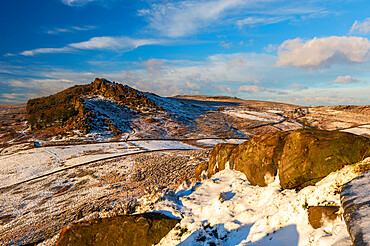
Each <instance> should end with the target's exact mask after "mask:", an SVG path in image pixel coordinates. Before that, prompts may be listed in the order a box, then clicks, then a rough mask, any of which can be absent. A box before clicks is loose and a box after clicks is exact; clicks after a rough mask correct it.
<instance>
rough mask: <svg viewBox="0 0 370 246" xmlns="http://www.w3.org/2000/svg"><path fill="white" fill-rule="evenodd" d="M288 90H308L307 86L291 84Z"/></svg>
mask: <svg viewBox="0 0 370 246" xmlns="http://www.w3.org/2000/svg"><path fill="white" fill-rule="evenodd" d="M289 88H291V89H294V90H297V91H300V90H306V89H308V87H307V86H305V85H302V84H299V83H293V84H291V85H289Z"/></svg>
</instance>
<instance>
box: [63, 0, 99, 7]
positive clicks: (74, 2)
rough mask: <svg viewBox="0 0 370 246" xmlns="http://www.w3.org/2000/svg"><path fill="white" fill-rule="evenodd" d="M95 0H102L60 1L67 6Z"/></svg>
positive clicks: (80, 4) (81, 4)
mask: <svg viewBox="0 0 370 246" xmlns="http://www.w3.org/2000/svg"><path fill="white" fill-rule="evenodd" d="M95 1H102V0H62V2H63V3H64V4H65V5H68V6H83V5H85V4H88V3H91V2H95Z"/></svg>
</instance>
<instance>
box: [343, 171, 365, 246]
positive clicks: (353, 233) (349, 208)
mask: <svg viewBox="0 0 370 246" xmlns="http://www.w3.org/2000/svg"><path fill="white" fill-rule="evenodd" d="M369 193H370V171H368V172H366V173H364V174H362V175H360V176H358V177H357V178H355V179H353V180H351V181H350V182H348V183H346V184H344V185H343V187H342V191H341V193H340V200H341V203H342V207H343V209H344V213H343V217H344V221H345V222H346V225H347V230H348V232H349V235H350V237H351V239H352V241H353V244H354V245H355V246H362V245H370V218H369V216H370V195H369Z"/></svg>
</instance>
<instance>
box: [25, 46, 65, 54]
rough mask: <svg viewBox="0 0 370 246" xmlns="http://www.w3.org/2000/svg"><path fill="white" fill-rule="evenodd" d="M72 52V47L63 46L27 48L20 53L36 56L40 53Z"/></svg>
mask: <svg viewBox="0 0 370 246" xmlns="http://www.w3.org/2000/svg"><path fill="white" fill-rule="evenodd" d="M68 52H72V49H71V48H70V47H62V48H39V49H34V50H25V51H23V52H21V53H20V54H21V55H23V56H34V55H38V54H53V53H68Z"/></svg>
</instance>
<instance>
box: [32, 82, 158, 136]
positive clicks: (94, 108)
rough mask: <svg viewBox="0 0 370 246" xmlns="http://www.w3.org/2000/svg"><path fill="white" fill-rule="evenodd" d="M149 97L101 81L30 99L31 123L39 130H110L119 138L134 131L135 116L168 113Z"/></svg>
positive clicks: (124, 86) (124, 87) (116, 84)
mask: <svg viewBox="0 0 370 246" xmlns="http://www.w3.org/2000/svg"><path fill="white" fill-rule="evenodd" d="M147 95H149V93H143V92H140V91H138V90H135V89H133V88H131V87H129V86H127V85H122V84H119V83H115V82H110V81H108V80H106V79H99V78H97V79H95V81H94V82H92V83H90V84H87V85H76V86H74V87H71V88H68V89H66V90H64V91H61V92H59V93H57V94H54V95H50V96H47V97H42V98H36V99H31V100H29V101H28V103H27V115H28V122H29V124H30V125H31V126H32V128H34V129H37V130H43V129H49V128H55V129H56V128H59V129H60V131H63V132H65V131H71V130H79V131H81V132H83V133H88V132H91V131H107V130H108V131H111V132H112V133H113V134H114V135H117V134H120V133H122V132H125V131H129V130H130V126H129V119H130V118H132V117H135V115H137V114H139V113H149V112H158V111H165V110H164V109H163V107H161V106H158V105H157V104H156V103H155V102H154V101H153V100H150V99H149V98H148V97H147ZM153 96H156V95H152V97H153ZM157 97H158V96H157Z"/></svg>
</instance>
